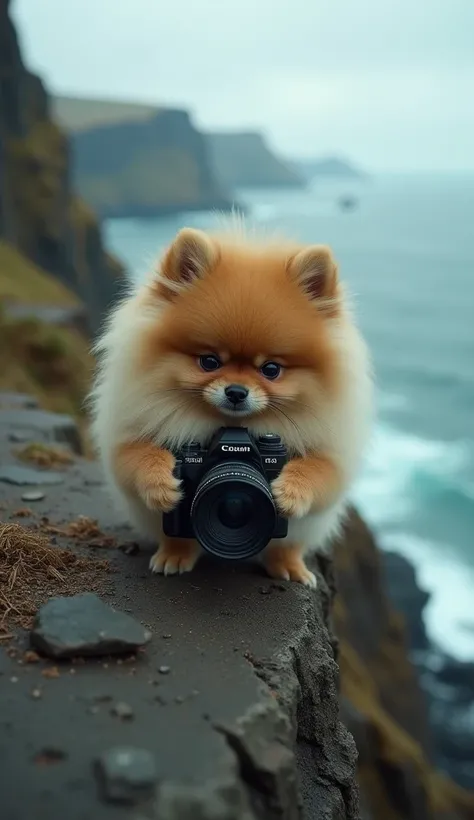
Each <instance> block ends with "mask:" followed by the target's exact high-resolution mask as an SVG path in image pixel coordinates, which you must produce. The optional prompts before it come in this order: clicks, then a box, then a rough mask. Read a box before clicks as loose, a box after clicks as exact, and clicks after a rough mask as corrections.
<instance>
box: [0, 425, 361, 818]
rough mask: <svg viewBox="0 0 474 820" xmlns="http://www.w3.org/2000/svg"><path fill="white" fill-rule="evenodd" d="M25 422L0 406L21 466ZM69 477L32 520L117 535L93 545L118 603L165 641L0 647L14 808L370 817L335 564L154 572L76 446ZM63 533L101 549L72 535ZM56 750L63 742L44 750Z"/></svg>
mask: <svg viewBox="0 0 474 820" xmlns="http://www.w3.org/2000/svg"><path fill="white" fill-rule="evenodd" d="M29 412H30V413H33V412H34V411H32V410H30V411H29ZM13 424H14V419H13V418H11V419H6V418H5V416H3V417H2V416H1V414H0V462H1V463H2V464H5V465H8V464H14V463H15V456H14V455H13V453H12V444H11V442H10V441H9V433H10V432H11V425H13ZM62 475H63V479H64V480H63V483H62V484H61V485H58V486H50V487H48V491H47V493H46V494H45V497H44V498H43V499H42V500H39V501H38V502H36V503H35V505H34V509H33V510H31V517H30V518H29V517H28V516H27V515H26V516H25V514H24V513H23V517H22V518H21V520H20V522H19V523H21V524H22V526H28V525H32V524H34V522H35V521H37V520H39V519H41V517H42V516H47V517H48V518H49V521H50V522H51V523H52V524H58V526H59V527H64V526H65V525H66V524H67V522H69V521H71V520H74V519H76V518H77V517H78V516H80V515H82V516H88V517H90V518H92V519H97V520H98V521H99V524H100V527H101V529H102V531H103V532H104V534H105V535H107V536H109V535H110V536H114V537H115V539H116V542H115V543H116V545H117V546H115V547H110V548H107V549H96V550H95V556H97V553H100V555H99V557H101V558H102V557H106V558H107V559H108V560H109V561H110V562H111V566H112V576H111V577H112V581H113V587H114V590H113V592H112V594H111V595H109V597H107V598H106V603H107V604H109V605H110V606H112V607H114V608H116V609H118V610H120V611H121V612H127V613H129V614H130V615H132V616H133V617H134V618H135V619H136V620H137V621H138V622H139V624H141V625H142V627H143V628H145V629H149V630H151V631H152V633H153V639H152V641H151V642H150V643H149V644H147V645H146V646H145V647H143V648H142V649H141V650H140V651H138V652H137V653H136V654H134V655H131V656H128V657H126V658H117V657H114V656H110V657H106V658H100V659H94V658H90V659H85V660H84V659H82V660H81V659H79V661H77V660H75V659H73V660H72V661H71V660H68V661H61V660H57V659H55V660H54V661H52V662H51V661H45V660H43V659H39V661H38V662H36V663H18V656H17V657H15V656H14V655H13V656H12V653H10V652H8V648H7V646H6V645H5V644H4V643H3V642H2V643H0V685H1V688H2V709H1V713H0V770H1V771H2V812H1V814H2V820H23V819H24V818H26V817H31V818H34V820H63V818H65V817H67V818H68V820H86V818H92V817H93V818H94V820H103V819H104V820H106V818H107V819H108V818H114V820H115V818H117V820H120V818H122V817H123V818H129V820H147V818H148V820H155V819H156V820H158V818H159V820H358V818H359V817H360V815H359V808H358V791H357V786H356V783H355V768H356V751H355V744H354V741H353V739H352V736H351V735H350V734H349V733H348V732H347V731H346V729H344V727H343V726H342V724H341V722H340V720H339V706H338V667H337V664H336V661H335V640H334V638H333V636H332V634H331V631H330V625H329V614H328V613H329V605H330V600H331V596H332V594H333V590H332V580H331V577H332V576H331V570H330V566H329V565H328V563H327V561H323V560H321V561H320V562H319V563H316V564H315V565H314V567H313V568H314V570H315V572H316V573H317V576H318V585H319V586H318V589H317V590H316V591H310V590H308V589H306V588H303V587H302V586H300V585H297V584H290V583H282V584H272V583H271V582H269V579H267V578H266V577H265V576H264V575H262V571H261V570H260V569H259V568H258V567H257V566H255V565H252V564H239V565H234V564H228V563H219V562H217V561H212V560H211V559H208V560H203V561H202V564H200V565H199V567H198V568H197V569H196V570H195V571H194V572H193V573H191V574H187V575H183V576H173V577H170V578H163V577H161V576H156V575H152V574H151V573H150V572H149V571H148V561H149V557H150V553H151V552H152V551H153V550H154V549H155V547H156V545H154V544H146V543H144V542H140V544H139V550H138V552H136V551H133V553H131V554H127V553H126V551H125V550H122V549H120V548H117V547H120V545H121V544H126V543H129V542H130V540H131V539H133V540H136V535H135V534H134V533H132V532H131V530H130V529H129V528H128V527H127V525H126V524H124V523H123V522H121V521H120V517H119V516H118V515H117V513H116V511H115V510H114V509H113V508H112V506H111V504H110V502H109V500H108V498H107V496H106V495H105V493H104V490H103V488H102V487H101V486H100V476H99V474H98V470H97V467H96V465H95V464H94V463H92V462H87V461H83V460H81V459H80V458H79V457H78V458H76V459H75V461H74V463H73V464H72V465H71V466H70V467H68V468H67V469H66V470H64V471H63V473H62ZM23 492H24V491H23ZM21 494H22V488H21V487H17V486H15V485H9V484H5V483H1V482H0V504H3V507H4V509H3V512H2V513H1V515H2V517H3V518H4V519H5V520H7V519H8V520H15V518H14V511H15V510H17V509H18V508H19V507H22V506H24V502H22V501H21ZM55 540H56V543H57V545H58V546H61V547H67V548H68V549H71V550H75V551H77V550H79V549H80V550H81V551H82V552H84V550H86V551H87V549H88V546H87V542H80V544H78V542H77V540H74V539H72V538H70V537H68V536H67V535H61V534H60V533H59V534H58V535H57V536H56V539H55ZM263 588H264V589H265V594H262V589H263ZM15 646H17V647H18V648H19V651H20V652H21V651H22V650H23V649H27V648H28V643H27V635H26V634H24V633H21V632H20V633H19V638H18V642H17V643H16V644H15ZM20 658H21V656H20ZM53 664H54V666H53ZM52 667H53V668H52ZM48 670H49V671H48ZM163 670H166V673H165V672H164V671H163ZM44 673H46V674H44ZM117 703H119V704H127V706H128V707H129V709H130V712H131V717H130V718H129V719H123V718H121V717H120V716H117V714H116V713H115V712H114V708H113V704H117ZM45 746H47V747H48V748H52V749H55V750H60V751H61V754H55V755H54V756H49V757H48V756H46V757H45V755H44V754H43V753H42V752H41V750H43V749H44V748H45ZM117 749H122V750H123V749H128V750H138V752H136V753H135V754H137V753H139V757H138V758H137V757H136V756H135V758H134V761H133V760H132V761H131V762H130V766H131V769H130V768H128V769H127V766H125V770H122V771H118V769H119V768H120V765H119V764H120V763H121V764H123V765H125V764H124V759H123V758H119V760H118V763H117V759H116V758H114V754H116V750H117ZM114 750H115V751H114ZM98 759H99V760H100V761H101V763H100V764H97V762H96V761H97V760H98ZM147 761H148V763H147ZM150 761H153V764H151V762H150ZM135 764H136V765H137V766H138V768H140V765H142V764H143V766H145V769H146V768H147V766H148V764H150V765H149V767H148V769H147V771H148V775H149V777H148V781H147V779H146V778H145V777H144V781H146V782H147V783H148V786H147V785H146V783H144V786H143V789H142V788H135V787H134V786H133V782H135V781H134V780H133V777H134V775H133V772H134V771H135V774H136V773H137V770H136V769H134V768H133V767H134V765H135ZM139 764H140V765H139ZM97 765H99V770H100V772H101V775H100V776H101V777H102V788H99V789H98V783H97V776H98V775H97V771H98V770H97ZM127 765H128V764H127ZM153 765H154V767H155V769H153ZM117 766H118V768H117ZM152 769H153V771H154V772H155V774H156V789H154V788H153V787H152V786H150V783H149V781H150V778H151V774H150V772H151V771H152ZM126 770H127V771H128V773H129V774H130V772H131V774H130V778H129V781H128V785H127V777H128V775H127V771H126ZM142 773H143V768H142ZM104 777H105V791H104ZM137 777H138V780H140V777H139V772H138V774H137ZM107 783H108V788H109V791H107ZM124 784H125V785H124ZM121 789H124V790H125V792H124V793H125V794H126V793H127V789H128V790H129V794H130V793H133V805H131V804H130V802H127V801H126V800H125V801H119V802H117V803H115V802H114V803H111V802H110V799H109V798H110V794H114V793H117V791H118V793H119V794H120V793H122V794H123V792H121ZM114 790H115V791H114Z"/></svg>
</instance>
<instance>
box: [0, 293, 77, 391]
mask: <svg viewBox="0 0 474 820" xmlns="http://www.w3.org/2000/svg"><path fill="white" fill-rule="evenodd" d="M5 312H6V314H7V316H8V317H10V318H12V319H37V320H38V321H39V322H44V323H45V324H47V325H55V326H56V327H69V328H75V329H76V330H78V331H79V333H82V334H83V335H84V336H86V337H87V336H89V335H90V326H89V321H88V317H87V311H86V309H85V307H84V306H82V305H79V306H76V307H56V306H54V305H35V304H32V305H31V304H30V305H28V304H26V303H24V302H21V303H17V302H14V303H10V304H9V305H7V307H6V310H5ZM23 406H25V407H27V406H31V407H37V406H38V404H37V403H36V405H34V404H33V405H23Z"/></svg>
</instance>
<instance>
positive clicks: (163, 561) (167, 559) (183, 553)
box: [150, 538, 200, 575]
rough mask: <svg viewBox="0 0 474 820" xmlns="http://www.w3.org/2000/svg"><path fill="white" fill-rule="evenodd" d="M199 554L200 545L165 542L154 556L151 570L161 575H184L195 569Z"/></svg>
mask: <svg viewBox="0 0 474 820" xmlns="http://www.w3.org/2000/svg"><path fill="white" fill-rule="evenodd" d="M199 554H200V549H199V547H198V545H197V544H195V543H193V542H192V541H182V540H180V539H179V538H177V539H176V540H173V541H171V540H170V541H165V542H164V543H163V544H162V545H161V546H160V547H158V549H157V551H156V552H155V554H154V555H152V557H151V559H150V569H151V571H152V572H154V573H158V574H160V575H178V574H179V575H182V574H183V573H184V572H191V570H192V569H194V567H195V565H196V562H197V560H198V558H199Z"/></svg>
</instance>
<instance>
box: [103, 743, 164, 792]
mask: <svg viewBox="0 0 474 820" xmlns="http://www.w3.org/2000/svg"><path fill="white" fill-rule="evenodd" d="M94 768H95V772H96V776H97V779H98V782H99V788H100V793H101V796H102V797H103V798H104V799H105V800H107V801H110V802H112V803H128V804H132V805H133V804H136V803H139V802H142V801H143V800H148V799H150V798H152V797H153V796H154V793H155V789H156V785H157V769H156V763H155V758H154V757H153V755H152V754H151V752H148V751H147V750H146V749H137V748H134V747H133V746H117V747H115V748H112V749H108V750H107V751H106V752H104V753H103V754H102V755H101V756H100V757H99V758H98V759H97V760H96V761H95V766H94Z"/></svg>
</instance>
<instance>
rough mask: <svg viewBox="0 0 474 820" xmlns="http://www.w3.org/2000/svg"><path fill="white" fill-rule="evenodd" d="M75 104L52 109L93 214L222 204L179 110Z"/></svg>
mask: <svg viewBox="0 0 474 820" xmlns="http://www.w3.org/2000/svg"><path fill="white" fill-rule="evenodd" d="M76 103H77V104H76V105H74V100H71V99H70V100H68V101H67V105H66V104H65V102H64V101H63V102H62V104H61V101H59V104H58V103H57V104H56V109H57V111H58V113H59V116H60V117H61V121H62V122H63V124H64V125H65V127H68V128H70V129H71V139H72V146H73V155H74V183H75V185H76V187H77V189H78V190H79V191H80V193H81V195H82V196H83V197H84V199H85V200H86V202H87V203H88V204H89V205H90V206H91V207H93V208H94V209H95V210H97V211H98V212H99V214H100V215H101V216H104V217H120V216H125V217H127V216H136V217H143V216H145V217H146V216H157V215H160V214H164V213H172V212H174V211H182V210H206V209H215V208H217V209H223V210H228V209H229V208H230V205H231V203H230V200H229V199H228V198H227V197H226V195H225V194H224V189H223V188H222V187H221V186H220V185H219V183H218V182H217V181H216V177H215V175H214V173H213V170H212V168H211V164H210V162H209V158H208V152H207V146H206V143H205V140H204V138H203V136H202V134H200V133H199V131H197V130H196V129H195V128H194V126H193V124H192V122H191V120H190V117H189V114H188V113H187V112H186V111H180V110H171V109H150V110H149V111H148V110H147V109H146V108H145V109H143V107H140V106H136V107H134V106H127V105H125V104H124V105H123V106H122V105H121V104H120V103H117V104H114V103H104V104H103V113H102V114H101V113H100V108H98V105H97V103H96V102H95V101H92V100H91V101H85V100H77V101H76ZM121 116H123V119H122V120H121V119H120V117H121ZM101 117H102V120H103V121H102V122H101V119H100V118H101ZM94 122H95V125H93V124H90V125H89V127H85V124H87V123H94ZM81 123H83V125H82V127H81Z"/></svg>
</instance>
